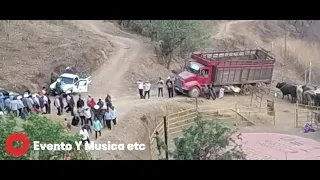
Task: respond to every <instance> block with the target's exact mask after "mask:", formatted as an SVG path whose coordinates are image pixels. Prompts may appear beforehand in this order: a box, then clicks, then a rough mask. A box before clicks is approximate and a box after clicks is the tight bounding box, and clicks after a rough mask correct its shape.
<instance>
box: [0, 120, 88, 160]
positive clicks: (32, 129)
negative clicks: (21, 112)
mask: <svg viewBox="0 0 320 180" xmlns="http://www.w3.org/2000/svg"><path fill="white" fill-rule="evenodd" d="M15 132H22V133H25V134H26V135H27V136H28V138H29V139H30V141H31V144H30V147H29V151H28V152H27V153H26V154H25V155H23V156H21V157H14V156H11V155H8V154H7V153H6V150H5V144H6V140H7V137H8V136H9V135H10V134H12V133H15ZM0 137H1V138H0V159H6V160H62V159H64V158H65V157H66V155H67V154H70V156H71V159H72V160H89V159H91V154H90V153H89V152H87V151H85V150H84V148H83V147H81V150H77V149H76V145H75V141H81V138H80V136H79V135H77V134H75V135H72V134H70V133H68V132H66V131H65V129H64V128H63V126H62V125H61V124H59V123H57V122H53V121H51V120H49V119H48V118H46V117H43V116H39V115H32V116H29V117H28V119H27V120H26V121H22V120H21V119H17V118H13V117H6V118H4V119H0ZM33 141H40V143H43V144H46V143H48V144H55V143H57V144H60V143H61V142H63V143H65V144H66V143H70V144H71V145H72V147H73V148H72V151H71V152H67V151H63V150H61V151H48V150H40V151H34V150H33V143H32V142H33Z"/></svg>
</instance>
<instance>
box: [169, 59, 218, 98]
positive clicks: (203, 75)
mask: <svg viewBox="0 0 320 180" xmlns="http://www.w3.org/2000/svg"><path fill="white" fill-rule="evenodd" d="M211 77H212V67H207V66H205V65H202V64H200V63H198V62H195V61H191V60H189V61H188V62H187V63H186V65H185V71H183V72H181V73H180V74H179V75H178V76H177V77H176V78H175V82H174V87H175V92H176V94H188V95H189V96H190V97H198V96H199V95H200V90H201V88H202V87H203V86H204V85H206V84H210V82H211Z"/></svg>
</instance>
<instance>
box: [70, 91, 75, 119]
mask: <svg viewBox="0 0 320 180" xmlns="http://www.w3.org/2000/svg"><path fill="white" fill-rule="evenodd" d="M74 106H75V102H74V99H73V96H72V95H70V101H69V110H70V112H71V116H74Z"/></svg>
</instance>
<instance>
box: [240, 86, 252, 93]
mask: <svg viewBox="0 0 320 180" xmlns="http://www.w3.org/2000/svg"><path fill="white" fill-rule="evenodd" d="M251 90H252V86H251V85H250V84H244V85H243V86H242V89H241V92H242V94H243V95H245V96H246V95H249V94H250V93H251Z"/></svg>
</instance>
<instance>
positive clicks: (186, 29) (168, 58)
mask: <svg viewBox="0 0 320 180" xmlns="http://www.w3.org/2000/svg"><path fill="white" fill-rule="evenodd" d="M118 24H119V25H121V26H122V27H125V28H128V29H131V30H133V31H135V32H138V33H140V34H142V35H145V36H148V37H150V38H151V40H154V41H156V42H158V44H157V45H156V47H155V51H156V53H157V55H158V57H159V58H158V59H159V62H160V63H161V64H163V65H165V66H166V67H167V68H168V69H169V68H170V64H171V62H172V59H173V56H174V55H182V54H184V53H188V52H192V51H195V50H197V49H199V48H201V47H205V45H206V44H207V43H208V42H209V40H210V33H209V31H208V29H206V28H205V27H204V26H202V25H201V24H200V22H199V21H195V20H118Z"/></svg>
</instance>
